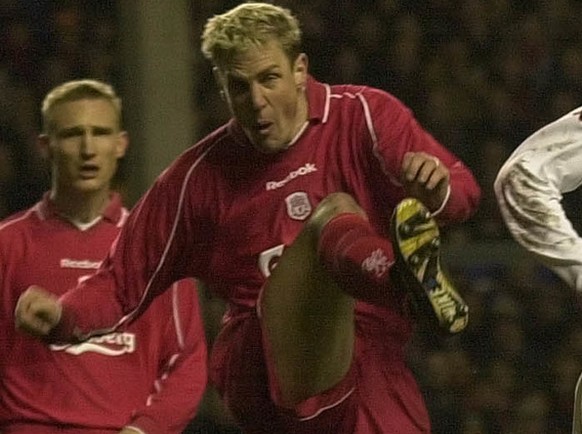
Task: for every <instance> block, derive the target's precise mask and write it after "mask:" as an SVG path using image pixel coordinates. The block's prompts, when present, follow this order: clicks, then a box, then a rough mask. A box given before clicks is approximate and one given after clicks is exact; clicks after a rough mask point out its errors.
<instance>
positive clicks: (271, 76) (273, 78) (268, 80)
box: [261, 72, 281, 86]
mask: <svg viewBox="0 0 582 434" xmlns="http://www.w3.org/2000/svg"><path fill="white" fill-rule="evenodd" d="M279 78H281V75H280V74H278V73H276V72H269V73H267V74H265V75H263V76H262V77H261V82H262V83H263V84H264V85H266V86H273V85H275V84H276V83H277V80H279Z"/></svg>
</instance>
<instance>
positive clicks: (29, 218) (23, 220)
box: [0, 206, 40, 237]
mask: <svg viewBox="0 0 582 434" xmlns="http://www.w3.org/2000/svg"><path fill="white" fill-rule="evenodd" d="M39 212H40V211H39V209H38V206H34V207H32V208H28V209H26V210H23V211H18V212H16V213H14V214H12V215H9V216H8V217H5V218H4V219H2V220H0V237H9V236H12V235H14V234H17V233H20V232H22V231H26V230H28V229H29V228H30V227H31V225H32V224H34V222H35V221H36V220H37V219H38V218H39V216H38V213H39Z"/></svg>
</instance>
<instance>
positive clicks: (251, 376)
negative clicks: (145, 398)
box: [210, 313, 430, 434]
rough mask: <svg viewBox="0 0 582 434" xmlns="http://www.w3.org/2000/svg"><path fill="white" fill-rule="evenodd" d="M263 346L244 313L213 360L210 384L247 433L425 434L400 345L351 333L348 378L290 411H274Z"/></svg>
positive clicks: (256, 325) (425, 421) (425, 419)
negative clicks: (353, 336) (353, 344)
mask: <svg viewBox="0 0 582 434" xmlns="http://www.w3.org/2000/svg"><path fill="white" fill-rule="evenodd" d="M262 340H263V338H262V332H261V323H260V320H259V319H258V318H257V316H256V314H254V313H245V314H244V315H243V316H238V317H236V318H232V319H231V320H230V321H229V322H227V323H226V325H225V327H224V328H223V330H222V331H221V333H220V334H219V336H218V337H217V339H216V342H215V343H214V347H213V352H212V358H211V366H210V372H211V381H212V382H213V383H214V384H215V385H216V387H217V389H218V391H219V392H220V394H221V395H222V397H223V399H224V401H225V403H226V405H227V406H228V407H229V409H230V411H231V412H232V414H233V416H234V417H235V419H236V420H237V421H238V423H239V425H240V426H241V427H242V428H243V429H244V431H245V433H248V434H267V433H268V434H274V433H277V434H287V433H288V434H311V433H314V434H326V433H329V434H420V433H430V422H429V416H428V412H427V410H426V407H425V404H424V400H423V398H422V395H421V393H420V391H419V389H418V386H417V383H416V381H415V379H414V378H413V376H412V373H411V372H410V371H409V369H408V368H407V367H406V365H405V363H404V357H403V355H402V348H401V345H400V346H399V348H396V345H395V344H392V345H390V344H386V342H385V341H382V340H378V339H377V336H376V337H373V338H370V337H364V335H363V333H362V332H361V331H360V330H359V328H358V327H356V349H355V357H354V362H353V363H352V366H351V368H350V371H349V372H348V374H347V375H346V376H345V377H344V379H343V380H342V381H341V382H340V383H338V384H337V385H335V386H334V387H333V388H332V389H330V390H328V391H326V392H324V393H322V394H320V395H317V396H314V397H311V398H309V399H307V400H306V401H304V402H302V403H300V404H298V405H297V406H296V407H295V408H294V409H292V410H290V409H288V408H283V407H282V406H278V405H277V401H278V397H277V395H278V394H277V390H278V388H277V384H276V377H275V375H274V374H273V373H274V369H273V364H272V362H271V361H269V360H268V357H267V356H265V351H264V346H263V341H262Z"/></svg>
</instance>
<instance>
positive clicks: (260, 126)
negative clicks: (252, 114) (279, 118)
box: [255, 121, 273, 133]
mask: <svg viewBox="0 0 582 434" xmlns="http://www.w3.org/2000/svg"><path fill="white" fill-rule="evenodd" d="M271 125H273V123H272V122H267V121H259V122H257V123H256V124H255V129H256V130H257V131H258V132H259V133H266V132H267V131H268V130H269V128H271Z"/></svg>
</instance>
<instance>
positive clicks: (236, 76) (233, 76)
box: [225, 63, 281, 81]
mask: <svg viewBox="0 0 582 434" xmlns="http://www.w3.org/2000/svg"><path fill="white" fill-rule="evenodd" d="M279 69H281V65H278V64H276V63H274V64H272V65H269V66H267V67H266V68H263V69H262V70H260V71H259V72H258V73H257V74H255V75H256V76H257V77H260V76H261V75H265V74H268V73H270V72H273V71H275V70H279ZM225 76H226V78H228V79H233V80H244V81H248V80H249V77H248V76H246V75H243V74H239V73H237V72H236V71H235V70H229V71H226V72H225Z"/></svg>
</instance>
